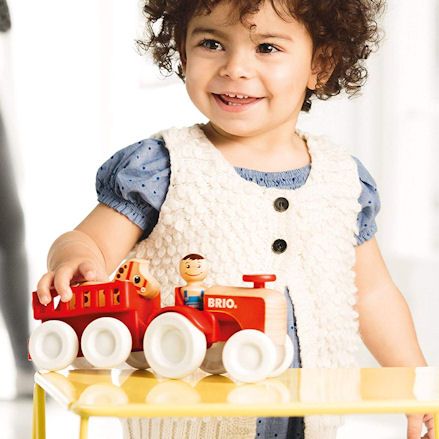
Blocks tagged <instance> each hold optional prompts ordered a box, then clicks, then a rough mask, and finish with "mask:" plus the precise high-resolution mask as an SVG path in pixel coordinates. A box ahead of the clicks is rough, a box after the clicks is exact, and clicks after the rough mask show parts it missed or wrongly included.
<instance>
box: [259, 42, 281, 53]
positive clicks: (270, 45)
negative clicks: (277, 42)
mask: <svg viewBox="0 0 439 439" xmlns="http://www.w3.org/2000/svg"><path fill="white" fill-rule="evenodd" d="M259 47H271V48H273V49H275V50H276V52H279V50H278V49H277V47H275V46H273V45H272V44H268V43H262V44H259ZM262 53H275V52H272V51H270V52H262Z"/></svg>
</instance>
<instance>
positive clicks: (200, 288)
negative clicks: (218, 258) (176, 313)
mask: <svg viewBox="0 0 439 439" xmlns="http://www.w3.org/2000/svg"><path fill="white" fill-rule="evenodd" d="M207 271H208V263H207V261H206V259H204V258H203V256H200V255H197V254H196V253H191V254H189V255H186V256H185V257H184V258H183V259H182V260H181V261H180V275H181V277H182V278H183V279H184V280H185V281H186V282H187V285H185V286H183V287H180V291H181V293H182V296H183V299H184V304H185V305H187V306H190V307H191V308H197V309H203V297H204V291H205V290H206V288H207V286H206V285H205V284H204V283H202V281H203V280H204V279H205V278H206V276H207Z"/></svg>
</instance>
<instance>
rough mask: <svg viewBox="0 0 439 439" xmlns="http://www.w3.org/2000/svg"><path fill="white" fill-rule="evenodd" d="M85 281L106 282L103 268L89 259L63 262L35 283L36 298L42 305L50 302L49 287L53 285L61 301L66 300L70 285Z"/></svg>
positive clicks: (106, 278)
mask: <svg viewBox="0 0 439 439" xmlns="http://www.w3.org/2000/svg"><path fill="white" fill-rule="evenodd" d="M85 281H97V282H108V276H107V274H106V272H105V268H104V267H102V266H101V264H99V263H98V262H97V261H95V260H91V259H86V260H84V259H80V260H78V259H72V260H71V261H68V262H64V263H62V264H60V265H59V266H57V267H56V268H55V269H54V270H52V271H49V272H47V273H46V274H44V275H43V276H42V277H41V279H40V280H39V282H38V285H37V294H38V299H39V300H40V303H42V304H43V305H47V304H48V303H50V301H51V300H52V296H51V294H50V288H51V287H52V286H53V287H55V290H56V291H57V293H58V294H59V295H60V296H61V301H63V302H68V301H69V300H70V299H71V298H72V289H71V288H70V285H71V284H75V283H78V282H85Z"/></svg>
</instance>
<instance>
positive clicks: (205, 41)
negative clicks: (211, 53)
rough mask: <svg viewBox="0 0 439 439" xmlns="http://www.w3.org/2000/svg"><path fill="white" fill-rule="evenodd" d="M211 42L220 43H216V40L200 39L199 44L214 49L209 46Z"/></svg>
mask: <svg viewBox="0 0 439 439" xmlns="http://www.w3.org/2000/svg"><path fill="white" fill-rule="evenodd" d="M211 43H212V44H220V43H218V41H215V40H203V41H201V43H200V44H199V45H200V46H202V47H205V48H206V49H210V50H215V48H213V47H209V44H211Z"/></svg>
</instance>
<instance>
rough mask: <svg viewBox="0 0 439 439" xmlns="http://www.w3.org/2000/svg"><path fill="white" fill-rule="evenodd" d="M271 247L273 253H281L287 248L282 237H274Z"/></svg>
mask: <svg viewBox="0 0 439 439" xmlns="http://www.w3.org/2000/svg"><path fill="white" fill-rule="evenodd" d="M271 248H272V249H273V251H274V252H275V253H279V254H280V253H283V252H284V251H285V250H286V249H287V243H286V241H284V240H283V239H276V241H274V242H273V244H272V246H271Z"/></svg>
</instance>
